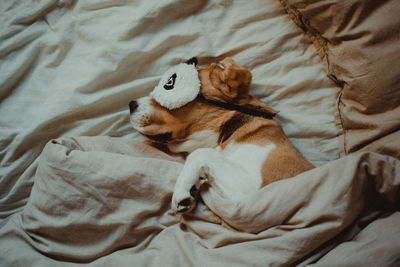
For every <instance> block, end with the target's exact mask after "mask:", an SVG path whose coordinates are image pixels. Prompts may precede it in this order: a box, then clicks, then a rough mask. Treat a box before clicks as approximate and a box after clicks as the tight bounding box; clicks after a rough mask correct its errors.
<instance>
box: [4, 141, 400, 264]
mask: <svg viewBox="0 0 400 267" xmlns="http://www.w3.org/2000/svg"><path fill="white" fill-rule="evenodd" d="M181 167H182V161H180V160H179V159H175V158H172V157H170V156H168V155H165V154H163V153H162V152H159V151H158V150H156V149H154V148H151V147H149V146H146V145H144V144H141V143H135V142H129V141H127V140H124V139H121V138H110V137H79V138H63V139H57V140H52V141H51V142H49V143H48V144H47V145H46V147H45V149H44V151H43V153H42V155H41V158H40V162H39V167H38V170H37V173H36V176H35V183H34V186H33V189H32V193H31V196H30V199H29V202H28V204H27V205H26V207H25V209H24V211H23V213H22V214H20V213H18V214H15V215H14V216H13V217H11V219H10V220H9V221H8V222H7V224H6V225H5V226H4V227H3V228H2V229H1V230H0V261H1V262H5V263H7V264H8V265H19V266H21V265H22V266H23V265H25V264H28V265H32V264H34V265H40V266H57V265H63V266H64V265H65V264H66V263H70V264H71V265H74V264H73V263H91V264H92V265H94V266H106V265H109V264H111V263H112V264H113V265H118V266H124V265H127V264H134V265H135V266H160V265H162V266H188V265H195V266H222V265H227V264H229V266H244V265H251V266H265V265H270V266H277V265H279V266H289V265H293V264H295V263H297V264H306V263H311V262H315V261H316V260H318V259H320V258H321V257H322V256H324V255H325V254H326V256H325V257H326V259H327V260H325V258H324V257H322V259H320V262H326V261H328V262H331V259H332V258H333V259H335V260H336V261H337V262H340V261H341V260H342V259H343V257H338V255H348V256H349V257H350V258H351V257H352V256H354V255H358V256H359V254H360V253H361V254H366V253H367V252H371V251H373V252H371V253H374V254H372V255H371V256H369V257H364V258H355V259H357V260H358V261H359V260H364V259H365V260H369V262H368V263H369V264H370V265H371V264H372V263H374V264H375V266H378V265H376V264H377V263H379V266H385V265H386V266H389V264H390V263H393V261H395V260H399V256H398V253H394V252H396V251H399V250H400V240H398V239H396V238H391V237H392V236H393V235H391V232H392V231H393V229H396V228H395V227H390V228H389V227H381V226H382V225H392V226H393V225H396V223H398V222H400V214H399V213H398V212H397V213H393V208H395V207H396V205H398V200H399V186H400V175H399V173H400V161H399V160H397V159H394V158H391V157H389V156H382V155H378V154H373V153H360V154H353V155H350V156H346V157H344V158H342V159H339V160H336V161H332V162H330V163H328V164H326V165H323V166H320V167H318V168H316V169H313V170H311V171H309V172H306V173H303V174H301V175H298V176H297V177H294V178H291V179H287V180H283V181H279V182H277V183H274V184H271V185H268V186H267V187H264V188H262V189H261V190H259V191H258V192H257V193H255V194H254V195H250V196H248V198H246V199H243V200H242V201H239V202H235V201H231V200H228V199H224V198H223V197H222V196H220V195H218V193H217V191H214V190H213V188H212V187H208V188H205V189H203V190H202V193H201V194H202V198H203V201H204V202H200V203H199V205H198V207H197V208H196V209H195V210H194V212H193V213H190V214H186V215H173V214H171V212H170V201H171V196H172V190H173V186H174V182H175V179H176V177H177V175H178V174H179V172H180V169H181ZM383 215H385V216H387V215H391V216H390V217H387V218H382V219H378V218H380V217H382V216H383ZM356 218H358V220H356ZM370 222H372V223H370ZM377 225H379V226H380V227H378V228H376V227H377ZM366 226H367V227H366ZM374 229H380V230H379V231H375V230H374ZM397 229H399V228H397ZM360 231H361V232H360ZM357 234H358V235H357ZM354 236H356V237H355V238H354V239H353V241H351V242H344V241H347V240H349V239H352V238H353V237H354ZM339 244H341V245H339ZM365 244H368V249H366V250H359V249H358V248H360V247H362V246H363V245H365ZM338 245H339V246H338ZM377 248H378V249H377ZM382 250H383V251H384V252H385V253H384V254H383V255H381V254H379V255H378V253H380V252H381V251H382ZM329 251H330V252H329ZM328 252H329V253H328ZM350 252H352V254H350ZM327 253H328V254H327ZM357 253H358V254H357ZM378 256H379V257H378ZM396 257H397V258H396ZM324 260H325V261H324ZM371 260H373V261H371ZM381 264H383V265H381ZM371 266H372V265H371Z"/></svg>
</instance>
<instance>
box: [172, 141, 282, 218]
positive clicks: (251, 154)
mask: <svg viewBox="0 0 400 267" xmlns="http://www.w3.org/2000/svg"><path fill="white" fill-rule="evenodd" d="M275 148H276V146H275V145H274V144H269V145H267V146H264V147H262V146H257V145H252V144H236V143H232V144H229V145H228V146H227V147H226V148H225V149H224V150H221V149H219V148H217V149H213V148H200V149H197V150H195V151H194V152H193V153H191V154H190V155H189V156H188V158H187V159H186V163H185V165H184V166H183V169H182V172H181V174H180V175H179V177H178V179H177V181H176V184H175V189H174V194H173V197H172V209H173V210H174V211H175V212H179V211H183V208H187V205H185V206H181V205H180V204H179V203H180V202H181V201H182V200H185V199H189V200H190V201H191V203H190V209H192V208H193V207H194V205H195V203H194V202H195V200H194V198H193V197H192V196H191V194H190V191H191V189H192V187H193V186H194V187H195V188H197V189H198V188H200V185H201V184H202V183H204V182H207V183H209V184H210V185H211V186H212V187H213V188H214V189H215V190H217V191H219V193H220V194H221V195H222V196H224V197H226V198H229V199H240V198H243V197H246V196H248V195H249V194H250V193H252V192H255V191H257V190H258V189H259V188H260V187H261V184H262V174H261V170H262V165H263V163H264V162H265V161H266V160H267V157H268V154H269V153H270V152H271V151H272V150H274V149H275ZM190 209H189V210H190Z"/></svg>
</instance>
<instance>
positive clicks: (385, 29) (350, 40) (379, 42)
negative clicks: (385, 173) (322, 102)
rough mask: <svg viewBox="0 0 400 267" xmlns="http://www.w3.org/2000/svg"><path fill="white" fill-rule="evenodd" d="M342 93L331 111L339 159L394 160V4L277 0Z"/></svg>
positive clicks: (399, 6)
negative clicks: (370, 156) (360, 154)
mask: <svg viewBox="0 0 400 267" xmlns="http://www.w3.org/2000/svg"><path fill="white" fill-rule="evenodd" d="M281 2H282V4H283V5H284V6H285V8H286V10H287V11H288V13H289V14H290V16H291V18H292V19H293V20H294V21H295V22H296V23H297V24H298V25H299V26H300V27H301V28H302V29H303V30H304V31H305V32H306V33H307V34H308V35H309V36H310V37H311V39H312V40H313V42H314V44H315V46H316V48H317V50H318V51H319V54H320V56H321V57H322V60H323V62H324V64H325V68H326V70H327V73H328V75H329V76H330V77H331V78H332V80H334V81H335V82H336V83H337V84H338V85H340V86H341V87H342V88H343V89H342V90H341V92H340V95H339V101H338V105H337V108H336V122H337V125H338V128H339V133H340V150H341V155H346V154H349V153H352V152H356V151H373V152H377V153H381V154H385V155H391V156H394V157H397V158H400V141H399V140H400V64H399V61H400V17H399V16H398V14H399V12H400V3H399V1H396V0H389V1H373V0H367V1H364V0H361V1H360V0H351V1H336V0H326V1H315V0H306V1H304V0H281Z"/></svg>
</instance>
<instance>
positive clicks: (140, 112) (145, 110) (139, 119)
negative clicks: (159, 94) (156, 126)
mask: <svg viewBox="0 0 400 267" xmlns="http://www.w3.org/2000/svg"><path fill="white" fill-rule="evenodd" d="M150 99H151V98H150V97H149V96H147V97H142V98H139V99H138V100H137V103H138V107H137V109H136V110H135V112H134V113H132V114H131V124H132V126H133V129H135V130H137V131H139V132H143V126H145V125H146V124H147V123H148V122H149V119H150V116H151V114H152V113H153V112H154V111H153V107H152V105H151V103H150Z"/></svg>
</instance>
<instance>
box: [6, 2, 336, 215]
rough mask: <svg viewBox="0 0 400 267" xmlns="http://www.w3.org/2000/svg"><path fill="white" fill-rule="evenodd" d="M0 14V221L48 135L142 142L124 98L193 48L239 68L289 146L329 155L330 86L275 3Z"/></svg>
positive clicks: (45, 8)
mask: <svg viewBox="0 0 400 267" xmlns="http://www.w3.org/2000/svg"><path fill="white" fill-rule="evenodd" d="M244 10H245V12H244ZM0 14H1V15H0V24H1V25H2V26H1V27H0V73H1V74H0V101H1V102H0V114H1V116H0V140H1V141H0V151H1V153H0V164H1V166H0V177H1V178H0V218H1V219H2V220H4V219H5V218H7V217H8V216H9V215H11V214H13V213H15V212H18V211H21V210H22V208H23V207H24V205H25V204H26V202H27V199H28V196H29V193H30V190H31V188H32V185H33V182H34V181H33V177H34V174H35V171H36V168H37V164H38V156H39V155H40V153H41V151H42V150H43V148H44V146H45V144H46V143H47V142H48V141H49V140H51V139H52V138H58V137H61V136H82V135H84V136H96V135H108V136H114V137H126V138H128V139H135V140H141V139H139V137H138V135H137V133H135V132H134V131H133V129H132V127H131V126H130V124H129V110H128V103H129V101H130V100H132V99H135V98H138V97H141V96H144V95H147V94H149V93H150V92H151V91H152V89H153V88H154V87H155V86H156V85H157V83H158V81H159V79H160V76H161V75H162V74H163V73H164V72H165V71H166V70H168V69H170V68H171V67H172V66H175V65H177V64H178V63H181V62H183V61H185V60H187V59H189V58H191V57H193V56H198V58H199V63H200V65H208V64H210V63H211V62H217V61H218V60H222V59H223V58H225V57H226V56H230V57H232V58H233V59H234V60H235V61H236V62H237V63H238V64H239V65H241V66H244V67H246V68H248V69H250V70H251V71H252V73H253V84H252V88H251V92H252V94H253V95H256V96H258V97H259V98H261V99H262V100H263V101H265V102H267V103H268V104H269V105H270V106H272V107H273V108H274V109H277V110H280V113H279V114H278V116H277V120H279V121H280V122H282V125H283V127H284V130H285V131H286V133H287V134H288V136H289V138H290V140H291V141H292V142H293V144H294V146H295V147H296V148H297V149H298V150H300V151H301V153H302V154H303V155H304V156H305V157H306V158H307V159H309V160H310V161H311V162H313V163H314V164H315V165H322V164H324V163H326V162H328V161H330V160H332V159H336V158H338V150H337V146H338V138H337V130H336V127H335V122H334V116H333V112H334V106H335V101H336V96H337V92H338V88H337V87H336V86H335V85H334V84H333V82H332V81H330V80H329V79H328V78H327V77H326V75H325V73H324V69H323V67H322V66H321V64H320V63H321V60H320V58H319V57H318V55H317V54H316V51H315V48H314V47H313V46H312V45H311V44H310V41H309V40H308V39H307V37H306V36H304V34H303V33H302V32H301V30H299V29H298V28H297V27H296V26H295V25H294V23H292V22H291V20H290V19H289V18H288V17H287V15H286V14H285V12H284V10H283V8H282V7H281V6H280V5H279V3H278V2H276V1H262V0H259V1H251V2H248V1H234V2H232V3H230V2H229V1H228V2H227V1H209V2H207V1H183V0H182V1H172V0H171V1H162V2H154V1H104V0H96V1H90V2H86V1H72V0H69V1H67V0H65V1H61V0H60V1H56V0H40V1H30V0H28V1H1V3H0Z"/></svg>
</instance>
